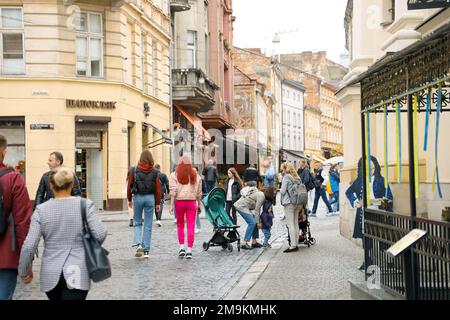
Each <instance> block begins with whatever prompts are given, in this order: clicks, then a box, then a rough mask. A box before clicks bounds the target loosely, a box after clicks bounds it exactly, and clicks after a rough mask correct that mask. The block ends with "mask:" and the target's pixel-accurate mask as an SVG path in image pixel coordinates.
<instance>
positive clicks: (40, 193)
mask: <svg viewBox="0 0 450 320" xmlns="http://www.w3.org/2000/svg"><path fill="white" fill-rule="evenodd" d="M50 173H51V171H48V172H46V173H44V174H43V175H42V178H41V181H40V182H39V187H38V190H37V192H36V199H35V202H34V208H36V206H38V205H40V204H41V203H44V202H46V201H48V200H50V199H52V198H54V197H55V196H54V194H53V191H52V190H51V189H50ZM71 195H72V196H74V197H78V196H81V188H80V183H79V182H78V178H77V176H76V175H75V174H74V175H73V189H72V193H71Z"/></svg>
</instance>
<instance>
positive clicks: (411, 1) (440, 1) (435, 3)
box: [408, 0, 450, 10]
mask: <svg viewBox="0 0 450 320" xmlns="http://www.w3.org/2000/svg"><path fill="white" fill-rule="evenodd" d="M449 7H450V0H408V10H421V9H433V8H449Z"/></svg>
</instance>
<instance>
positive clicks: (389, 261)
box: [364, 209, 450, 300]
mask: <svg viewBox="0 0 450 320" xmlns="http://www.w3.org/2000/svg"><path fill="white" fill-rule="evenodd" d="M413 228H418V229H422V230H426V231H427V232H428V234H427V237H426V238H425V239H423V240H421V241H420V242H419V243H418V244H417V245H416V246H415V247H414V248H413V249H412V250H410V251H409V252H407V254H405V255H401V256H399V257H397V258H393V257H391V256H389V255H388V254H387V253H386V250H387V248H389V247H390V246H391V245H392V244H394V243H395V242H397V241H398V240H400V239H401V238H402V237H403V236H405V235H406V234H407V233H408V232H409V231H411V230H412V229H413ZM449 236H450V223H446V222H438V221H431V220H426V219H421V218H412V217H408V216H402V215H397V214H392V213H385V212H381V211H375V210H370V209H366V210H365V213H364V248H365V263H366V266H371V265H373V266H376V267H378V268H379V269H378V270H379V272H380V282H381V285H382V287H383V288H384V289H386V290H387V291H389V292H391V293H395V294H397V295H399V296H402V297H405V298H407V297H408V298H411V297H413V298H415V299H419V300H450V237H449ZM368 276H369V275H366V277H368ZM411 292H413V294H411Z"/></svg>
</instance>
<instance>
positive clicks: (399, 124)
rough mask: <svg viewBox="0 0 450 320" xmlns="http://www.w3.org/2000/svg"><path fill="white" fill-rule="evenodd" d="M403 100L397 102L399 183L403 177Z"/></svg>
mask: <svg viewBox="0 0 450 320" xmlns="http://www.w3.org/2000/svg"><path fill="white" fill-rule="evenodd" d="M400 105H401V102H400V101H398V102H397V117H398V132H397V135H398V153H399V163H400V172H399V175H398V183H400V182H401V179H402V112H401V108H400Z"/></svg>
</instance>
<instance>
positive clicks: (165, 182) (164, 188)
mask: <svg viewBox="0 0 450 320" xmlns="http://www.w3.org/2000/svg"><path fill="white" fill-rule="evenodd" d="M159 180H160V181H161V195H162V196H163V197H164V195H165V194H168V193H169V192H170V191H169V179H168V178H167V175H166V174H165V173H162V172H159Z"/></svg>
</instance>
